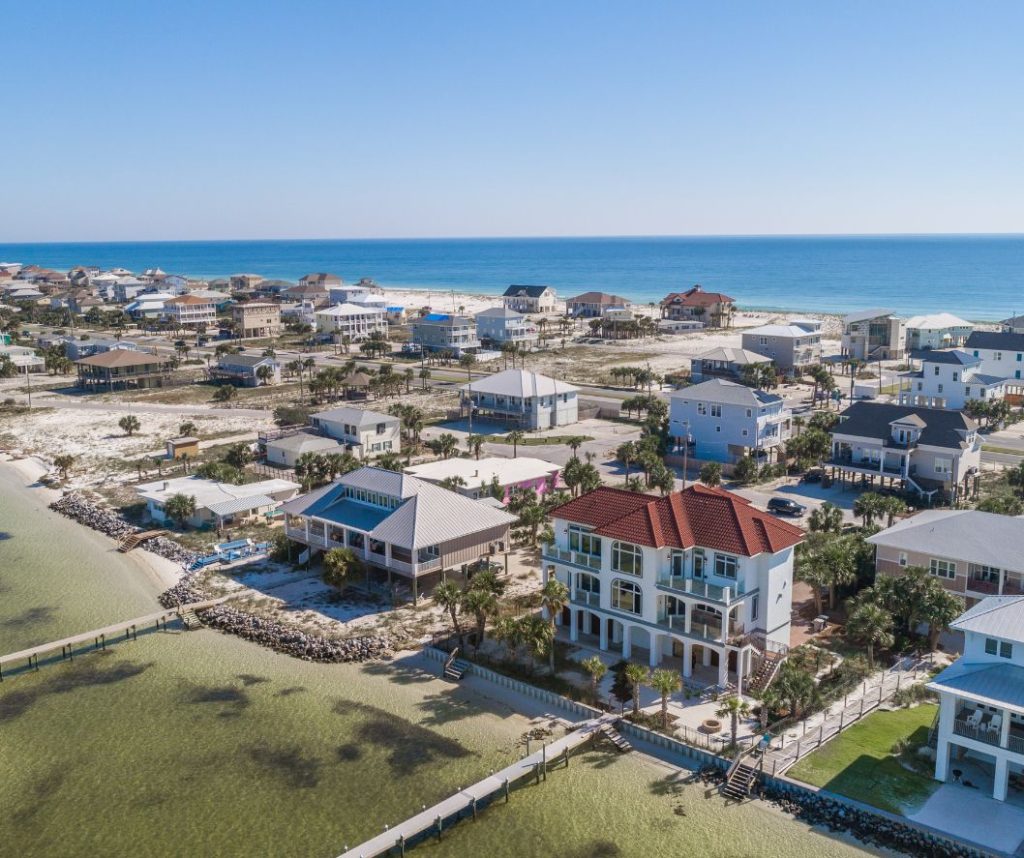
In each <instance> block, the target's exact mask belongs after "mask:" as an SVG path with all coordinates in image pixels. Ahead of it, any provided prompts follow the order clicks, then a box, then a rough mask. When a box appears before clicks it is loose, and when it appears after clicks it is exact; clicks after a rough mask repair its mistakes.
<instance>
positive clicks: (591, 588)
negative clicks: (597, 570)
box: [576, 572, 601, 593]
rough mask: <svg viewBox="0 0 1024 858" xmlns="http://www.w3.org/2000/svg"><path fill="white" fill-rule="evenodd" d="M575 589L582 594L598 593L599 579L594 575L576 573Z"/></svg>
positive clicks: (599, 587) (599, 590)
mask: <svg viewBox="0 0 1024 858" xmlns="http://www.w3.org/2000/svg"><path fill="white" fill-rule="evenodd" d="M576 589H577V590H578V591H581V592H583V593H600V592H601V579H600V578H598V577H597V576H595V575H587V574H585V573H583V572H578V573H577V574H576Z"/></svg>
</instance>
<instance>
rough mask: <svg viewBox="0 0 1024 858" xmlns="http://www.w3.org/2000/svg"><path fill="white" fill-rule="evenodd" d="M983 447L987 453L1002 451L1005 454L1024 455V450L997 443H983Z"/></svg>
mask: <svg viewBox="0 0 1024 858" xmlns="http://www.w3.org/2000/svg"><path fill="white" fill-rule="evenodd" d="M981 449H982V450H983V451H984V452H986V453H1002V454H1003V455H1005V456H1020V457H1024V450H1017V449H1015V448H1013V447H999V446H997V445H995V444H982V445H981Z"/></svg>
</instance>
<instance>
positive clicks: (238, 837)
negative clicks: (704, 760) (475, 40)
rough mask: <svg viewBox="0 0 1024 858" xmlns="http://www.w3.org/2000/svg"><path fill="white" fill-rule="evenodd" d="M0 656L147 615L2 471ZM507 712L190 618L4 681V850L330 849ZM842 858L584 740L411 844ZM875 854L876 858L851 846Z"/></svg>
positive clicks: (308, 855)
mask: <svg viewBox="0 0 1024 858" xmlns="http://www.w3.org/2000/svg"><path fill="white" fill-rule="evenodd" d="M0 528H2V530H3V533H2V534H0V648H2V650H3V651H5V652H10V651H12V650H15V649H18V648H21V647H23V646H28V645H31V644H33V643H38V642H41V641H44V640H52V639H54V638H55V637H59V636H62V635H64V634H69V633H72V632H76V631H84V630H86V629H89V628H94V627H96V626H97V625H102V624H104V623H108V622H114V621H116V620H118V619H122V618H125V617H127V616H136V615H138V614H141V613H147V612H149V611H152V610H153V609H154V606H155V602H154V598H155V595H156V594H155V592H154V591H153V590H152V588H151V586H149V585H148V584H147V582H146V580H144V579H142V578H141V577H140V575H141V573H140V570H139V569H138V568H137V567H136V566H135V565H134V563H133V562H132V560H131V558H129V557H126V556H125V555H122V554H118V553H117V551H116V549H115V548H114V546H113V543H112V542H111V541H110V540H106V539H104V538H102V537H100V536H98V535H97V534H94V533H92V532H90V531H87V530H84V529H83V528H80V527H79V526H78V525H76V524H74V523H73V522H71V521H69V520H67V519H64V518H61V517H60V516H57V515H56V514H55V513H53V512H51V511H50V510H48V509H46V507H45V505H44V504H43V502H42V501H41V500H40V499H39V497H38V496H36V495H33V494H30V493H29V492H28V491H27V490H26V489H25V488H24V486H23V484H22V483H21V481H20V479H19V478H18V477H17V476H16V475H14V474H13V472H12V471H11V470H10V469H7V468H3V467H0ZM524 725H525V722H524V721H522V720H521V719H519V718H516V717H512V713H511V712H510V711H509V710H508V709H507V708H506V707H504V706H503V705H500V704H498V703H493V702H490V701H487V700H483V699H481V698H479V697H476V696H473V695H471V694H470V693H468V692H466V691H465V689H460V688H453V687H452V686H451V685H449V684H446V683H442V682H440V681H439V680H437V679H433V678H430V677H427V676H424V675H422V674H420V673H410V672H406V671H403V670H402V669H401V668H400V667H389V666H388V665H343V664H339V665H324V664H311V663H308V662H303V661H298V660H296V659H292V658H289V657H287V656H283V655H280V654H277V653H273V652H270V651H269V650H266V649H262V648H260V647H257V646H256V645H254V644H250V643H248V642H246V641H242V640H240V639H239V638H235V637H230V636H226V635H221V634H218V633H216V632H213V631H209V630H204V631H197V632H189V633H179V634H174V633H166V634H165V633H159V634H150V635H144V636H140V637H139V639H138V641H136V642H134V643H125V644H118V645H116V646H112V647H110V648H109V649H108V650H107V651H106V652H105V653H96V654H90V655H80V656H77V657H76V658H75V661H74V663H71V664H69V663H63V664H58V665H51V666H44V667H43V668H42V670H40V671H39V672H38V673H28V674H21V675H17V676H8V677H6V678H5V681H4V682H3V683H2V684H0V808H2V809H3V813H0V844H2V845H0V855H19V856H22V858H36V856H39V858H42V856H46V858H78V856H84V855H95V856H106V857H107V858H119V856H133V858H139V857H140V856H180V855H196V856H200V855H201V856H218V858H232V856H240V857H241V856H252V855H272V856H280V858H293V856H294V858H331V856H334V855H337V854H339V853H340V852H341V851H342V848H343V847H344V846H345V845H346V844H348V845H353V846H354V845H355V844H356V843H357V842H359V841H361V840H363V839H365V838H367V837H369V836H372V835H374V834H376V833H377V832H379V831H380V830H381V826H382V825H383V824H385V823H388V824H392V825H393V824H395V823H396V822H397V821H399V820H400V819H402V818H404V817H405V816H407V815H410V814H412V813H413V812H417V811H419V809H420V807H421V805H422V804H431V803H433V802H435V801H437V800H439V799H441V798H444V797H447V796H449V795H451V794H452V793H454V792H455V791H456V790H457V789H458V788H459V787H462V786H465V785H466V784H467V783H469V782H470V781H471V780H475V779H477V778H479V777H482V776H483V775H485V774H486V773H487V772H488V771H489V770H491V769H498V768H502V767H503V766H505V765H507V764H508V763H509V762H511V761H512V760H513V759H515V758H516V757H517V755H518V751H517V749H516V746H515V741H516V739H517V738H518V737H519V735H520V734H521V733H522V731H523V729H524ZM690 853H692V854H698V855H715V856H721V858H745V856H750V855H761V856H766V858H775V856H779V858H782V856H785V858H816V856H821V855H829V856H836V858H856V856H858V855H863V854H865V851H864V850H861V849H859V848H857V847H856V846H854V845H851V844H848V843H845V842H841V841H838V840H835V839H831V838H828V837H826V836H824V835H823V834H821V833H818V832H815V831H811V830H809V829H808V828H807V826H806V825H804V824H802V823H799V822H796V821H794V820H792V819H790V818H788V817H785V816H783V815H782V814H779V813H776V812H773V811H770V810H768V809H766V808H765V807H763V806H761V805H758V804H747V805H742V806H735V807H727V806H726V805H725V804H724V803H723V802H722V801H721V800H719V799H717V798H712V799H706V798H705V797H704V794H703V790H702V789H701V787H700V786H698V785H688V786H684V785H682V784H679V783H678V782H677V780H676V778H675V777H674V776H672V775H670V773H669V772H668V771H667V770H666V769H664V768H663V767H661V766H660V765H656V764H654V763H653V762H651V761H649V760H646V759H645V758H643V757H641V756H639V755H637V754H633V755H629V756H624V757H623V756H619V755H616V754H614V753H611V752H607V753H606V752H587V753H584V754H583V755H581V756H578V757H574V758H573V760H572V762H571V764H570V766H569V768H568V769H567V770H556V771H553V772H552V773H551V775H550V776H549V777H548V779H547V781H546V782H545V783H543V784H541V785H540V786H530V787H525V788H523V789H521V790H519V791H517V792H515V793H513V796H512V800H511V801H510V802H509V804H507V805H506V804H503V803H499V804H498V805H496V806H494V807H492V808H490V809H488V810H487V811H485V812H484V813H483V814H482V816H481V818H480V819H479V820H478V821H477V822H475V823H472V822H465V823H463V824H462V825H460V826H458V827H457V828H454V829H452V830H451V831H450V832H448V834H447V835H446V836H445V839H444V840H443V841H442V842H441V843H439V844H435V843H431V844H427V845H425V846H423V847H422V848H418V849H416V850H415V851H414V852H413V853H411V854H413V855H420V854H422V855H424V856H428V858H429V856H435V858H455V856H464V855H483V854H486V855H488V856H490V858H520V856H523V858H526V856H534V855H546V856H554V858H594V856H604V858H619V857H620V856H645V858H651V857H652V856H669V855H679V854H690ZM868 854H875V853H868Z"/></svg>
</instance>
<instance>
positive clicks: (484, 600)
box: [462, 575, 498, 649]
mask: <svg viewBox="0 0 1024 858" xmlns="http://www.w3.org/2000/svg"><path fill="white" fill-rule="evenodd" d="M480 577H481V576H480V575H478V576H477V578H478V579H479V578H480ZM476 583H477V582H475V581H474V584H476ZM462 606H463V609H464V610H466V611H468V612H469V613H471V614H472V615H473V617H474V619H475V620H476V649H480V647H481V646H483V643H484V639H485V637H486V633H487V620H488V618H489V617H493V616H495V615H496V614H497V613H498V597H497V595H496V594H495V593H494V592H492V591H491V590H490V589H489V588H486V587H482V586H473V587H470V588H469V590H467V591H466V594H465V595H464V596H463V598H462Z"/></svg>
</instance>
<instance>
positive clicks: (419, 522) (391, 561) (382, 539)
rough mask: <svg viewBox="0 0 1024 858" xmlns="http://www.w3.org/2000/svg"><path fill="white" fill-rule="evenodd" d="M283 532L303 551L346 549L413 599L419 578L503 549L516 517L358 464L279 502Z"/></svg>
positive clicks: (437, 575)
mask: <svg viewBox="0 0 1024 858" xmlns="http://www.w3.org/2000/svg"><path fill="white" fill-rule="evenodd" d="M283 510H284V513H285V533H286V534H287V536H288V538H289V539H293V540H295V541H296V542H299V543H301V544H303V545H305V546H307V548H308V554H307V556H311V555H313V554H315V553H317V552H320V551H328V550H330V549H332V548H349V549H351V550H352V551H354V552H355V553H356V554H357V556H358V557H359V558H360V559H361V560H362V561H363V563H365V564H367V565H368V566H372V567H376V568H378V569H383V570H385V571H386V572H387V575H388V580H389V581H390V580H391V578H392V575H398V576H399V577H401V578H404V579H406V580H408V581H409V583H410V585H411V587H412V592H413V598H415V597H416V595H417V592H418V589H419V587H420V586H421V583H422V582H423V580H424V579H425V578H426V579H428V580H431V581H437V580H438V579H439V578H440V577H441V575H442V573H443V572H444V571H445V570H451V569H458V568H459V567H460V566H462V565H464V564H468V563H472V562H475V561H477V560H479V559H481V558H482V557H486V556H488V555H491V554H494V553H496V552H498V551H505V550H508V546H509V528H510V527H511V526H512V525H513V524H514V523H515V521H516V519H515V516H512V515H509V514H508V513H506V512H504V511H503V510H500V509H496V508H495V507H493V506H491V505H488V504H485V503H481V502H480V501H476V500H471V499H470V498H467V497H464V496H463V495H461V494H458V493H456V492H450V491H448V490H447V489H442V488H441V487H439V486H435V485H433V484H432V483H428V482H427V481H426V480H419V479H417V478H416V477H411V476H409V475H408V474H399V473H396V472H395V471H385V470H383V469H381V468H370V467H367V468H360V469H359V470H357V471H352V472H351V473H348V474H345V475H344V476H342V477H339V478H338V479H337V480H335V481H334V482H333V483H330V484H329V485H326V486H324V487H323V488H320V489H317V490H316V491H313V492H310V493H309V494H306V495H303V496H302V497H298V498H296V499H295V500H293V501H291V502H289V503H287V504H285V505H284V507H283Z"/></svg>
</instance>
